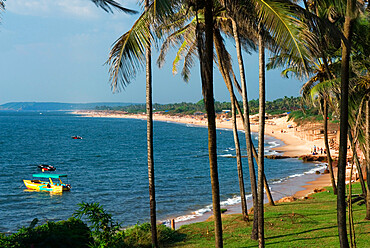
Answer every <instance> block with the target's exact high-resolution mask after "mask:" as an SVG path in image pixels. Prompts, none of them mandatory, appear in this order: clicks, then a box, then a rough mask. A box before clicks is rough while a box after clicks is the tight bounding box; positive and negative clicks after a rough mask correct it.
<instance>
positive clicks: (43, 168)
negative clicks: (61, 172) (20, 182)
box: [37, 164, 56, 172]
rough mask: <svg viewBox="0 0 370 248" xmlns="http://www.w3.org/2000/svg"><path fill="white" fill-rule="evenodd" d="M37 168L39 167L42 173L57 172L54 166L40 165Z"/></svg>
mask: <svg viewBox="0 0 370 248" xmlns="http://www.w3.org/2000/svg"><path fill="white" fill-rule="evenodd" d="M37 167H39V168H40V169H41V170H42V172H44V171H55V170H56V168H55V167H54V166H52V165H48V164H39V165H38V166H37Z"/></svg>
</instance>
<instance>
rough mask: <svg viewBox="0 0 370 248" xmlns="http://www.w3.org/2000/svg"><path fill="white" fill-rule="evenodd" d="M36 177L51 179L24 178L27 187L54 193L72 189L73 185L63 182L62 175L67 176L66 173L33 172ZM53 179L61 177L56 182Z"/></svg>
mask: <svg viewBox="0 0 370 248" xmlns="http://www.w3.org/2000/svg"><path fill="white" fill-rule="evenodd" d="M32 176H33V177H35V178H48V179H49V181H41V180H40V179H34V180H23V182H24V184H25V185H26V187H27V189H31V190H37V191H48V192H53V193H62V192H63V191H70V190H71V185H70V184H65V183H63V182H62V180H61V178H62V177H65V178H66V177H67V175H66V174H49V173H41V174H33V175H32ZM53 179H59V180H58V181H57V180H55V181H56V182H54V181H53Z"/></svg>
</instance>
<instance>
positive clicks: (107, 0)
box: [91, 0, 137, 14]
mask: <svg viewBox="0 0 370 248" xmlns="http://www.w3.org/2000/svg"><path fill="white" fill-rule="evenodd" d="M91 1H92V2H93V3H94V4H95V5H96V6H97V7H100V8H102V9H103V10H105V11H106V12H109V13H113V10H112V8H114V9H116V10H119V11H122V12H125V13H127V14H136V13H137V11H136V10H131V9H127V8H125V7H123V6H122V5H121V4H119V3H117V2H116V1H114V0H91Z"/></svg>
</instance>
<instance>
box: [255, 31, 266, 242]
mask: <svg viewBox="0 0 370 248" xmlns="http://www.w3.org/2000/svg"><path fill="white" fill-rule="evenodd" d="M258 51H259V98H260V99H259V129H258V162H259V163H258V185H257V192H258V247H265V237H264V210H263V197H264V192H263V175H264V173H263V172H264V160H265V157H264V150H265V149H264V141H265V137H264V136H265V47H264V44H263V38H262V35H261V34H259V36H258Z"/></svg>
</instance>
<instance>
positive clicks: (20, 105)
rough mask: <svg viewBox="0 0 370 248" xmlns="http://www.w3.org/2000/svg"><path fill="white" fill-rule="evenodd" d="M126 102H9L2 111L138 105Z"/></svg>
mask: <svg viewBox="0 0 370 248" xmlns="http://www.w3.org/2000/svg"><path fill="white" fill-rule="evenodd" d="M136 104H137V103H124V102H94V103H61V102H9V103H5V104H2V105H0V111H1V110H3V111H68V110H90V109H95V108H96V107H102V106H105V107H118V106H129V105H136Z"/></svg>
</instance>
